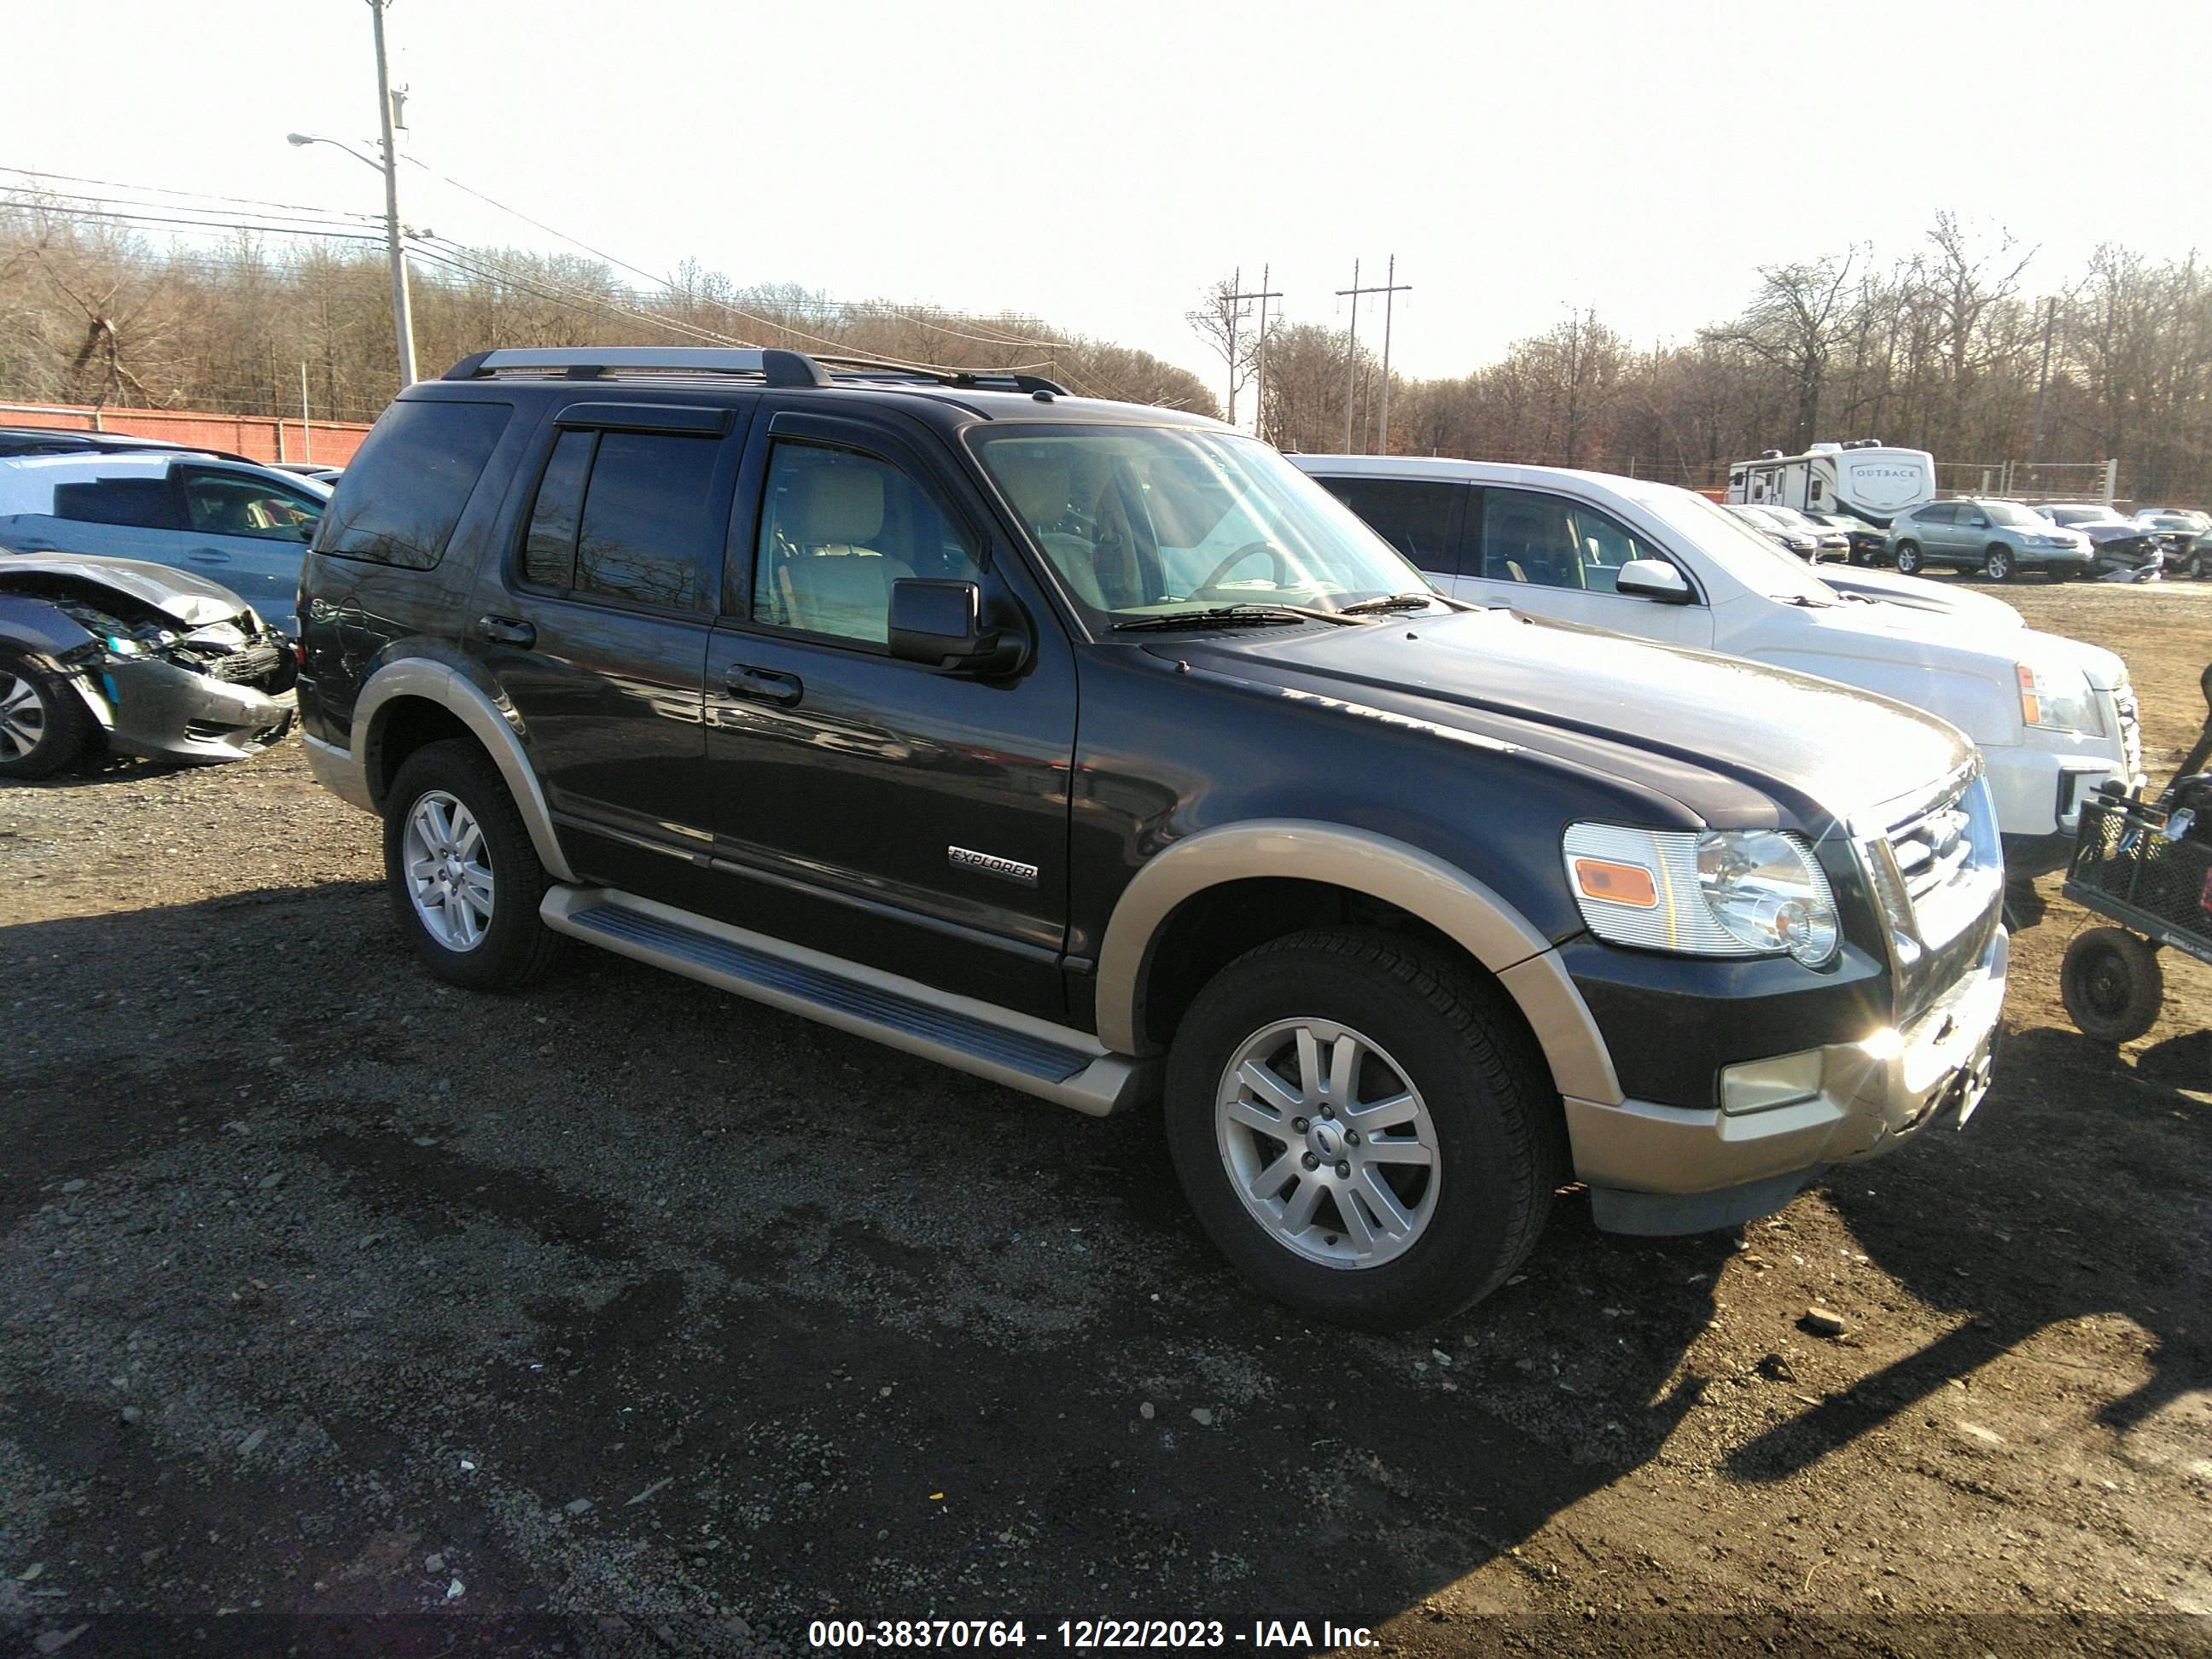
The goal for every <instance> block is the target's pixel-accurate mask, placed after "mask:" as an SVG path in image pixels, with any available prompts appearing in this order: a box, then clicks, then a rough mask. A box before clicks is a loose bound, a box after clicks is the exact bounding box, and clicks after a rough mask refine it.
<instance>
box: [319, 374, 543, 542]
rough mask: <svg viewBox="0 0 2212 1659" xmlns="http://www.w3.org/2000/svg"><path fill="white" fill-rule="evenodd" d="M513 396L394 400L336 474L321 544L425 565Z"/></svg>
mask: <svg viewBox="0 0 2212 1659" xmlns="http://www.w3.org/2000/svg"><path fill="white" fill-rule="evenodd" d="M513 413H514V408H513V405H512V404H478V403H450V402H446V401H444V400H440V401H438V402H435V403H434V402H430V401H428V400H425V401H423V402H421V403H407V402H402V403H396V404H392V407H391V408H389V409H387V410H385V412H384V416H383V418H382V419H380V420H379V421H378V422H377V423H376V428H375V430H374V431H372V432H371V433H370V434H369V435H368V439H367V440H366V441H364V442H363V443H362V447H361V453H359V454H357V455H356V456H355V457H354V459H353V462H352V465H349V466H348V467H347V468H346V470H345V472H344V474H343V476H342V477H340V478H339V480H338V489H337V495H335V496H333V497H332V498H331V504H330V507H329V508H328V510H327V511H326V512H325V514H324V529H323V533H322V536H321V537H320V538H319V541H318V542H317V546H318V547H319V549H320V550H322V551H323V552H325V553H335V554H337V555H338V556H340V557H342V558H348V559H370V560H374V562H377V563H379V564H396V565H404V566H405V567H406V568H408V569H410V570H428V568H430V567H431V566H433V565H435V563H437V562H438V561H439V560H440V559H441V558H442V557H444V556H445V552H446V542H447V538H449V537H450V536H452V535H453V526H455V525H457V524H459V522H460V520H461V512H462V509H463V508H465V507H467V506H468V504H469V496H470V495H471V492H473V491H474V490H475V489H476V487H477V480H478V479H479V478H481V477H483V470H484V463H485V462H486V461H488V460H489V459H491V452H492V448H493V446H495V444H497V443H498V442H499V437H500V434H501V433H502V432H504V431H506V430H507V421H508V419H509V418H510V417H511V416H513Z"/></svg>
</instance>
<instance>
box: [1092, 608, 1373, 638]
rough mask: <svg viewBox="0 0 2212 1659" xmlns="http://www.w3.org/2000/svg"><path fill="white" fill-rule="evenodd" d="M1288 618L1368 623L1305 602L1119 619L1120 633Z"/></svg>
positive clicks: (1264, 623) (1266, 623)
mask: <svg viewBox="0 0 2212 1659" xmlns="http://www.w3.org/2000/svg"><path fill="white" fill-rule="evenodd" d="M1286 622H1325V623H1337V624H1338V625H1339V626H1340V627H1344V628H1358V627H1362V626H1364V624H1363V623H1360V622H1359V621H1358V618H1356V617H1347V616H1346V615H1345V614H1344V612H1342V611H1314V610H1310V609H1308V608H1307V607H1306V606H1304V605H1213V606H1211V607H1209V608H1208V609H1206V610H1204V611H1167V612H1164V613H1163V614H1161V615H1159V616H1157V617H1131V618H1130V619H1129V620H1128V621H1127V622H1117V623H1115V624H1114V631H1115V633H1117V634H1129V633H1136V632H1138V631H1139V630H1142V629H1153V630H1159V629H1170V628H1267V627H1275V626H1279V625H1280V624H1282V623H1286Z"/></svg>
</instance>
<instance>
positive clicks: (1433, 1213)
mask: <svg viewBox="0 0 2212 1659" xmlns="http://www.w3.org/2000/svg"><path fill="white" fill-rule="evenodd" d="M300 608H301V625H302V633H301V639H302V645H303V651H304V656H305V668H304V671H303V672H302V676H301V681H300V709H301V721H302V724H303V726H304V729H305V731H306V732H307V744H308V749H309V752H310V755H311V757H312V759H313V763H314V765H315V768H316V770H317V772H318V774H319V775H320V777H321V778H322V779H323V781H325V783H326V784H328V785H329V786H330V787H331V788H332V789H334V790H336V791H337V792H338V793H340V794H342V795H343V796H345V797H346V798H347V799H349V800H351V801H353V802H355V803H356V804H357V805H361V806H362V807H364V808H366V809H368V810H369V811H374V812H377V813H380V814H381V816H382V817H383V819H384V825H385V853H386V867H387V869H388V872H389V875H390V882H391V890H392V908H393V911H394V914H395V915H396V916H397V917H398V921H399V924H400V926H401V927H403V928H404V929H405V930H406V931H407V932H408V933H410V935H411V937H412V938H413V939H414V941H415V943H416V945H417V947H418V948H419V950H420V951H421V954H422V957H423V958H424V960H425V961H426V962H427V963H428V965H429V966H430V968H431V969H432V970H433V971H434V972H435V973H437V974H439V975H441V976H443V977H445V978H447V979H448V980H451V981H453V982H455V983H457V984H460V985H465V986H471V987H478V988H482V989H485V990H496V989H504V988H507V987H513V986H516V985H520V984H521V983H523V982H524V981H527V980H529V979H530V978H532V976H533V975H537V974H538V973H539V972H540V971H542V970H543V969H544V968H545V967H546V966H547V964H548V963H549V962H550V960H551V958H552V956H553V953H554V951H555V947H556V945H558V944H560V943H561V942H562V939H563V938H564V937H565V938H574V939H583V940H586V941H587V942H588V943H590V944H592V945H599V946H600V947H602V948H604V949H606V950H611V951H618V952H620V953H622V954H623V955H625V956H629V957H636V958H638V959H639V960H641V961H644V962H648V963H653V964H655V965H657V966H659V967H663V968H666V969H670V970H671V971H673V972H676V973H679V974H684V975H690V977H692V978H695V979H699V980H703V981H707V982H708V983H710V984H714V985H717V986H720V987H724V988H726V989H727V990H730V991H733V992H736V993H738V994H740V995H744V996H747V997H752V998H756V999H758V1000H762V1001H764V1002H767V1003H769V1004H772V1005H774V1006H778V1007H781V1008H785V1009H787V1010H789V1011H791V1012H794V1013H799V1014H803V1015H805V1016H806V1017H808V1018H812V1019H817V1020H821V1021H823V1022H825V1023H827V1024H832V1025H836V1026H838V1027H841V1028H842V1029H844V1030H850V1031H856V1032H860V1033H862V1034H864V1035H866V1036H871V1037H874V1038H877V1039H878V1040H880V1041H882V1042H886V1043H890V1044H892V1045H893V1046H896V1047H897V1048H904V1049H908V1050H909V1051H911V1052H914V1053H916V1054H926V1055H928V1056H930V1057H932V1058H933V1059H936V1060H941V1061H943V1062H945V1063H946V1064H948V1065H951V1066H957V1067H960V1068H961V1069H963V1070H964V1071H968V1072H970V1073H975V1074H976V1075H978V1076H980V1077H984V1078H988V1079H993V1080H994V1081H996V1082H1000V1083H1003V1084H1006V1085H1010V1086H1012V1087H1013V1088H1016V1089H1021V1090H1024V1091H1028V1092H1029V1093H1030V1094H1033V1095H1038V1096H1042V1097H1044V1098H1046V1099H1048V1100H1054V1101H1058V1102H1060V1103H1062V1104H1064V1105H1068V1106H1073V1107H1074V1108H1075V1109H1078V1110H1079V1111H1084V1112H1090V1113H1094V1114H1103V1113H1106V1112H1110V1111H1114V1110H1116V1109H1121V1108H1125V1107H1128V1106H1131V1105H1133V1104H1135V1103H1139V1102H1141V1101H1144V1100H1146V1099H1147V1098H1148V1097H1156V1096H1162V1095H1164V1106H1165V1116H1166V1133H1167V1140H1168V1146H1169V1150H1170V1154H1171V1156H1172V1158H1173V1161H1174V1164H1175V1166H1176V1171H1177V1173H1178V1175H1179V1176H1180V1177H1181V1179H1182V1184H1183V1187H1184V1189H1185V1191H1186V1192H1187V1193H1188V1196H1189V1199H1190V1201H1191V1203H1192V1205H1193V1206H1194V1208H1195V1210H1196V1211H1197V1213H1198V1216H1199V1218H1200V1221H1201V1222H1202V1223H1203V1225H1205V1227H1206V1231H1207V1232H1208V1233H1209V1234H1210V1235H1211V1236H1212V1237H1213V1239H1214V1240H1215V1242H1216V1243H1218V1245H1219V1246H1220V1248H1221V1249H1222V1250H1223V1251H1224V1252H1225V1254H1226V1255H1228V1256H1229V1257H1230V1258H1231V1260H1232V1261H1234V1262H1235V1263H1236V1264H1237V1266H1238V1267H1240V1268H1241V1269H1242V1270H1243V1272H1244V1273H1246V1274H1247V1275H1248V1276H1249V1278H1250V1279H1252V1280H1253V1281H1254V1282H1255V1283H1256V1284H1257V1285H1260V1286H1261V1288H1262V1289H1264V1290H1266V1291H1268V1292H1270V1293H1272V1294H1273V1295H1275V1296H1277V1297H1281V1298H1282V1299H1284V1300H1285V1301H1286V1302H1290V1303H1292V1304H1296V1305H1297V1306H1299V1307H1301V1308H1304V1309H1305V1310H1310V1311H1311V1312H1313V1313H1316V1314H1318V1315H1321V1316H1326V1317H1329V1318H1333V1319H1338V1320H1341V1321H1345V1322H1354V1323H1361V1324H1368V1325H1376V1326H1395V1325H1402V1324H1406V1323H1411V1322H1419V1321H1423V1320H1426V1319H1431V1318H1434V1317H1437V1316H1441V1315H1443V1314H1444V1313H1447V1312H1449V1311H1450V1310H1455V1309H1457V1308H1459V1307H1462V1306H1464V1305H1465V1304H1468V1303H1469V1302H1471V1301H1473V1300H1474V1299H1475V1298H1476V1297H1480V1296H1481V1295H1483V1294H1484V1293H1485V1292H1486V1291H1489V1290H1490V1289H1491V1288H1492V1287H1493V1286H1494V1285H1498V1283H1499V1282H1501V1281H1502V1280H1503V1279H1504V1278H1505V1276H1506V1275H1507V1274H1508V1273H1510V1272H1511V1271H1512V1270H1513V1268H1514V1267H1515V1265H1516V1263H1517V1262H1519V1261H1521V1260H1522V1257H1523V1256H1524V1255H1525V1254H1526V1253H1527V1251H1528V1249H1529V1247H1530V1245H1531V1243H1533V1242H1534V1238H1535V1237H1536V1234H1537V1231H1538V1229H1539V1228H1540V1226H1541V1224H1542V1222H1543V1219H1544V1217H1545V1215H1546V1212H1547V1210H1548V1208H1549V1206H1550V1205H1551V1202H1552V1199H1553V1192H1554V1189H1555V1188H1559V1186H1560V1185H1561V1184H1563V1183H1564V1182H1569V1181H1579V1182H1585V1183H1587V1184H1588V1186H1589V1189H1590V1193H1591V1197H1592V1201H1593V1206H1594V1211H1595V1218H1596V1221H1597V1223H1598V1224H1599V1225H1601V1226H1604V1227H1609V1228H1613V1229H1618V1230H1622V1231H1632V1232H1653V1233H1656V1232H1675V1231H1690V1230H1695V1229H1704V1228H1710V1227H1717V1226H1723V1225H1731V1224H1734V1223H1735V1222H1738V1221H1741V1220H1742V1219H1744V1218H1747V1217H1750V1216H1753V1215H1758V1214H1761V1213H1764V1212H1767V1211H1770V1210H1771V1209H1773V1208H1775V1207H1777V1206H1779V1205H1781V1204H1782V1203H1784V1201H1786V1200H1788V1199H1789V1197H1790V1195H1791V1194H1794V1193H1795V1192H1796V1191H1797V1190H1798V1188H1800V1187H1802V1185H1803V1184H1804V1183H1805V1182H1806V1181H1807V1180H1808V1179H1809V1178H1810V1177H1811V1176H1812V1175H1813V1174H1814V1172H1815V1171H1816V1170H1818V1169H1819V1167H1820V1165H1821V1164H1824V1163H1826V1162H1828V1161H1832V1160H1840V1159H1850V1158H1863V1157H1867V1156H1869V1155H1870V1154H1873V1153H1875V1152H1882V1151H1886V1150H1887V1148H1888V1147H1890V1146H1892V1145H1893V1144H1894V1143H1895V1142H1896V1141H1897V1140H1898V1139H1899V1138H1900V1137H1902V1136H1904V1135H1905V1134H1906V1133H1909V1132H1911V1131H1912V1130H1915V1129H1917V1128H1919V1127H1923V1125H1925V1124H1927V1123H1929V1122H1930V1121H1935V1120H1936V1119H1938V1118H1939V1117H1943V1116H1946V1115H1955V1116H1957V1117H1960V1118H1963V1117H1964V1116H1965V1115H1966V1114H1967V1113H1968V1112H1971V1111H1972V1109H1973V1108H1974V1107H1975V1105H1976V1104H1977V1103H1978V1102H1979V1101H1980V1099H1981V1097H1982V1094H1983V1091H1984V1089H1985V1088H1986V1086H1987V1083H1988V1078H1989V1068H1990V1058H1991V1045H1992V1042H1993V1039H1994V1036H1995V1030H1996V1019H1997V1012H1998V1005H1999V1004H2000V1003H2001V1001H2002V998H2003V994H2004V976H2005V967H2006V960H2007V943H2006V939H2005V935H2004V933H2003V930H2002V926H2001V924H2000V920H1999V907H2000V902H2001V895H2002V866H2001V863H2000V855H1999V853H1998V848H1997V840H1996V827H1995V823H1994V821H1993V819H1992V817H1991V814H1990V802H1989V799H1988V793H1987V790H1986V788H1985V787H1984V784H1983V783H1982V781H1981V780H1980V776H1979V762H1978V757H1977V756H1976V754H1975V751H1974V750H1973V749H1972V746H1971V745H1970V744H1968V743H1967V742H1966V740H1965V739H1964V738H1962V737H1960V734H1959V733H1958V732H1956V731H1954V729H1953V728H1952V727H1950V726H1947V725H1945V724H1943V723H1942V721H1940V720H1936V719H1934V718H1932V717H1930V716H1929V715H1926V714H1921V713H1919V712H1917V711H1916V710H1913V709H1911V708H1905V707H1902V706H1900V705H1899V704H1897V703H1893V702H1886V701H1884V700H1882V699H1880V698H1876V697H1870V696H1865V695H1863V694H1861V693H1858V692H1854V691H1850V690H1845V689H1844V688H1842V687H1840V686H1836V685H1832V684H1828V683H1826V682H1825V681H1820V680H1815V679H1810V678H1804V677H1802V676H1799V675H1796V674H1791V673H1787V672H1784V671H1778V670H1774V669H1770V668H1765V667H1761V666H1759V665H1754V664H1751V663H1747V662H1741V661H1736V660H1733V659H1727V658H1723V657H1718V656H1713V655H1710V654H1706V653H1699V652H1692V651H1686V650H1679V649H1674V648H1670V647H1661V646H1652V645H1644V644H1640V643H1637V642H1635V641H1629V640H1626V639H1621V638H1618V637H1615V636H1613V635H1605V634H1600V633H1595V632H1593V631H1590V630H1587V629H1579V628H1572V627H1565V626H1557V625H1553V624H1549V623H1543V622H1540V621H1538V620H1536V619H1534V618H1533V617H1527V616H1524V615H1521V614H1518V613H1516V612H1514V611H1506V610H1481V609H1479V608H1477V607H1474V606H1470V605H1464V604H1462V603H1460V602H1457V601H1455V600H1450V599H1445V598H1443V597H1442V596H1440V595H1438V594H1437V593H1436V592H1433V591H1432V590H1431V588H1430V587H1429V586H1427V585H1426V584H1425V581H1424V580H1423V579H1422V577H1421V576H1420V574H1419V572H1417V571H1416V570H1415V569H1414V568H1413V566H1411V565H1410V564H1407V562H1405V561H1404V560H1403V559H1402V558H1401V557H1400V556H1399V555H1398V554H1397V553H1396V552H1395V551H1394V550H1392V549H1391V548H1390V547H1389V545H1387V544H1385V543H1383V542H1382V541H1381V540H1379V539H1378V538H1376V537H1375V536H1374V535H1373V534H1372V533H1371V532H1369V531H1368V530H1367V529H1366V528H1365V527H1364V526H1362V525H1361V524H1360V523H1359V521H1358V520H1357V519H1355V518H1354V517H1353V516H1352V514H1351V513H1349V512H1347V511H1346V509H1345V508H1343V507H1341V506H1340V505H1339V504H1338V503H1337V502H1336V501H1334V499H1333V498H1331V497H1330V496H1329V495H1328V494H1327V493H1326V492H1325V491H1323V490H1322V489H1321V488H1320V487H1319V486H1318V485H1317V484H1315V483H1311V482H1310V481H1309V480H1308V479H1306V478H1305V477H1304V476H1302V475H1301V474H1299V473H1298V472H1297V471H1296V470H1295V469H1293V468H1292V467H1291V466H1290V465H1288V464H1287V463H1286V462H1285V461H1284V460H1283V459H1282V458H1281V457H1280V456H1279V455H1278V454H1276V453H1275V452H1274V451H1273V450H1272V449H1270V448H1267V447H1265V446H1264V445H1261V444H1260V443H1257V442H1255V441H1252V440H1250V439H1247V438H1244V437H1242V436H1240V435H1237V433H1235V432H1233V431H1231V430H1230V429H1229V428H1226V427H1224V426H1221V425H1219V424H1218V423H1217V422H1212V421H1209V420H1203V419H1199V418H1196V417H1193V416H1185V415H1181V414H1176V413H1174V412H1172V411H1169V410H1159V409H1152V408H1139V407H1133V406H1129V405H1124V404H1107V403H1099V402H1095V401H1091V400H1089V399H1085V398H1073V397H1070V396H1068V395H1067V394H1066V392H1063V391H1062V390H1060V388H1059V387H1057V386H1053V385H1051V384H1049V383H1048V382H1045V381H1041V380H1028V379H1021V378H1018V377H1013V376H1008V375H989V374H975V375H951V374H948V375H933V374H924V373H921V372H920V371H908V370H904V369H899V368H886V367H883V366H880V365H853V364H845V363H838V362H829V363H825V362H823V361H821V360H817V359H815V358H809V357H805V356H798V355H795V354H793V353H788V352H780V351H739V350H728V351H722V350H685V349H628V350H617V349H569V350H558V351H494V352H489V353H484V354H480V355H479V356H474V357H471V358H468V359H466V360H465V361H464V362H461V363H459V364H458V365H456V366H455V367H454V368H453V369H452V370H451V371H450V372H449V373H448V374H447V375H446V376H445V377H444V378H443V379H442V380H438V381H435V382H430V383H426V384H423V385H420V386H412V387H410V388H409V389H408V390H407V391H406V392H404V394H403V395H402V396H401V398H399V400H398V402H397V403H395V404H392V407H391V408H390V409H389V410H386V413H385V415H384V417H383V418H382V419H381V420H380V421H379V422H377V425H376V428H375V430H374V432H373V433H371V434H370V435H369V437H368V441H367V442H366V444H364V446H363V447H362V451H361V453H360V454H359V456H358V457H357V458H356V460H355V461H354V463H353V465H351V466H350V467H349V468H348V470H347V471H346V473H345V476H344V478H343V482H342V483H340V484H339V486H338V489H337V495H336V497H335V498H334V499H333V501H332V502H331V507H330V510H329V512H328V513H327V514H326V516H325V519H324V520H323V524H322V527H321V529H320V531H319V534H318V536H317V538H316V541H315V544H314V546H313V551H312V552H311V554H310V555H309V556H308V559H307V568H306V571H305V574H304V579H303V584H302V588H301V601H300ZM621 1040H622V1038H621V1036H620V1034H618V1033H610V1041H615V1042H619V1041H621ZM885 1105H886V1109H890V1103H885Z"/></svg>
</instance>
